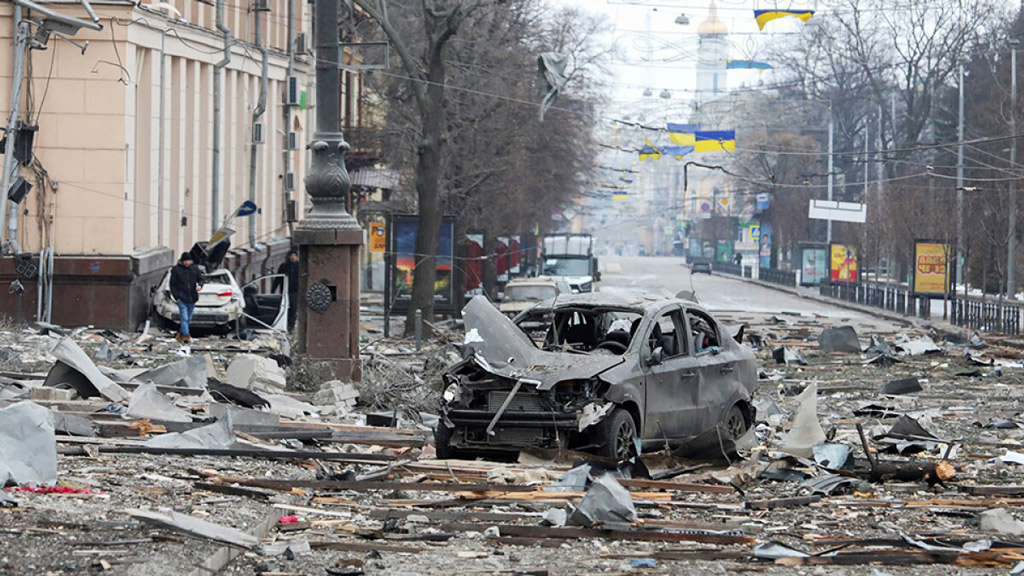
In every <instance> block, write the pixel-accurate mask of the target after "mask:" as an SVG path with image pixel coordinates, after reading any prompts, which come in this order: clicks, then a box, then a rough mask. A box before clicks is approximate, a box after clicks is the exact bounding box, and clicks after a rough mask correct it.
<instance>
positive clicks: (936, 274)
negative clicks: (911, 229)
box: [914, 240, 950, 296]
mask: <svg viewBox="0 0 1024 576" xmlns="http://www.w3.org/2000/svg"><path fill="white" fill-rule="evenodd" d="M949 253H950V247H949V244H943V243H942V242H933V241H930V240H916V241H914V294H915V295H917V296H943V295H945V294H946V293H948V292H949V268H950V267H949Z"/></svg>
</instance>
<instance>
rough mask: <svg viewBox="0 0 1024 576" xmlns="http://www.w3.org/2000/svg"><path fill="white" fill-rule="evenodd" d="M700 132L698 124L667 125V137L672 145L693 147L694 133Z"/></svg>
mask: <svg viewBox="0 0 1024 576" xmlns="http://www.w3.org/2000/svg"><path fill="white" fill-rule="evenodd" d="M697 130H700V124H672V123H671V122H670V123H669V124H668V137H669V138H670V139H671V140H672V143H673V144H678V145H680V146H693V145H694V144H695V142H696V140H695V139H694V136H693V134H694V132H696V131H697Z"/></svg>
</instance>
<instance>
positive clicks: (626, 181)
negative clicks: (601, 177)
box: [619, 176, 633, 184]
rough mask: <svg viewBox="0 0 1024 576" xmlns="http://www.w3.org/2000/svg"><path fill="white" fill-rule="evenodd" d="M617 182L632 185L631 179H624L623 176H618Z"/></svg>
mask: <svg viewBox="0 0 1024 576" xmlns="http://www.w3.org/2000/svg"><path fill="white" fill-rule="evenodd" d="M619 182H625V183H626V184H632V183H633V179H632V178H626V177H625V176H619Z"/></svg>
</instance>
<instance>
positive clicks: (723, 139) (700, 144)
mask: <svg viewBox="0 0 1024 576" xmlns="http://www.w3.org/2000/svg"><path fill="white" fill-rule="evenodd" d="M696 137H697V144H696V145H695V148H696V150H697V152H719V151H724V152H733V151H735V150H736V131H735V130H698V131H697V134H696Z"/></svg>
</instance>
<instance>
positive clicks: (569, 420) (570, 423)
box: [440, 410, 578, 451]
mask: <svg viewBox="0 0 1024 576" xmlns="http://www.w3.org/2000/svg"><path fill="white" fill-rule="evenodd" d="M494 415H495V412H490V411H487V410H450V411H448V412H447V413H446V414H445V419H446V421H447V422H448V423H451V424H452V425H453V430H452V434H451V445H452V446H454V447H456V448H462V449H476V450H498V451H500V450H519V449H520V448H526V447H537V448H550V447H554V446H555V445H556V444H557V442H558V439H559V436H561V437H562V438H563V439H564V438H565V436H566V433H567V432H575V431H576V430H577V426H578V423H577V416H576V414H575V413H573V414H559V413H551V412H514V413H512V412H506V413H504V414H502V415H501V418H499V419H498V422H497V423H496V424H495V426H494V429H493V434H488V433H487V427H488V426H489V425H490V423H491V420H493V419H494ZM440 425H441V426H444V425H445V424H444V423H442V424H440Z"/></svg>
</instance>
